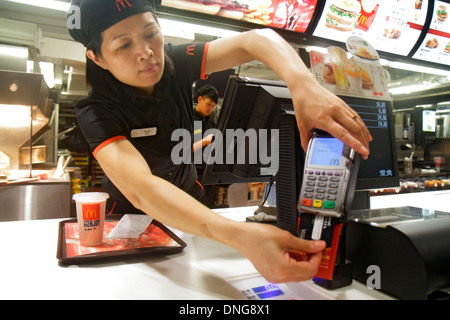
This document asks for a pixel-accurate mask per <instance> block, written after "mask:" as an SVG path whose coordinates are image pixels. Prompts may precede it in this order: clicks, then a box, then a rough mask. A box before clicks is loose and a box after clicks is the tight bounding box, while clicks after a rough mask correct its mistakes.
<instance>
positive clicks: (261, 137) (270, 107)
mask: <svg viewBox="0 0 450 320" xmlns="http://www.w3.org/2000/svg"><path fill="white" fill-rule="evenodd" d="M291 110H293V106H292V100H291V96H290V94H289V91H288V90H287V88H286V86H285V85H284V83H283V82H277V81H268V80H260V79H249V78H244V77H238V76H231V77H230V79H229V81H228V85H227V89H226V91H225V95H224V100H223V103H222V108H221V111H220V114H219V118H218V121H217V130H216V132H217V134H215V135H214V141H213V143H212V144H211V145H210V146H209V147H207V148H206V149H205V150H204V153H203V159H204V160H205V162H206V163H207V165H206V167H205V171H204V174H203V179H202V184H204V185H214V184H231V183H239V182H267V181H270V179H272V178H273V177H274V176H275V175H276V173H277V169H278V166H277V164H278V163H277V161H278V148H277V147H278V144H277V143H272V142H273V141H276V140H277V134H276V133H277V118H278V115H280V114H281V113H283V112H289V111H291Z"/></svg>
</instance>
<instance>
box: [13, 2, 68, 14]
mask: <svg viewBox="0 0 450 320" xmlns="http://www.w3.org/2000/svg"><path fill="white" fill-rule="evenodd" d="M6 1H9V2H16V3H22V4H27V5H30V6H36V7H41V8H46V9H53V10H58V11H65V12H66V11H67V10H68V9H69V7H70V3H67V2H61V1H55V0H39V1H36V0H6Z"/></svg>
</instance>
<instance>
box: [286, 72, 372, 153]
mask: <svg viewBox="0 0 450 320" xmlns="http://www.w3.org/2000/svg"><path fill="white" fill-rule="evenodd" d="M290 91H291V94H292V97H293V102H294V109H295V116H296V119H297V124H298V128H299V130H300V136H301V142H302V147H303V149H304V150H306V148H307V146H308V142H309V140H310V138H311V130H312V129H313V128H316V129H321V130H324V131H326V132H328V133H330V134H331V135H333V136H334V137H336V138H338V139H339V140H341V141H342V142H344V143H345V144H346V145H348V146H349V147H351V148H353V149H355V151H356V152H358V153H359V154H361V156H362V158H363V159H367V157H368V156H369V142H370V141H372V137H371V135H370V133H369V130H368V129H367V127H366V126H365V124H364V122H363V121H362V119H361V118H360V117H359V115H358V114H357V113H356V112H355V111H354V110H353V109H352V108H350V107H349V106H348V105H347V104H346V103H345V102H344V101H342V100H341V99H340V98H339V97H337V96H335V95H334V94H332V93H331V92H329V91H328V90H326V89H324V88H322V87H321V86H320V85H319V84H318V83H317V82H316V81H315V79H311V80H310V81H309V82H308V83H307V84H303V85H302V86H301V87H298V88H295V87H294V88H290Z"/></svg>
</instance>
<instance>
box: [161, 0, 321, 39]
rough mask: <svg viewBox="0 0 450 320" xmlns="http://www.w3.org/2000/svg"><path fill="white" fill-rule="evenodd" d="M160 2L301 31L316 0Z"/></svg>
mask: <svg viewBox="0 0 450 320" xmlns="http://www.w3.org/2000/svg"><path fill="white" fill-rule="evenodd" d="M161 5H163V6H167V7H172V8H177V9H181V10H187V11H194V12H200V13H205V14H209V15H215V16H221V17H225V18H230V19H234V20H239V21H246V22H251V23H255V24H259V25H264V26H270V27H274V28H279V29H285V30H292V31H296V32H302V33H304V32H305V31H306V29H307V28H308V26H309V24H310V22H311V20H312V17H313V15H314V11H315V9H316V5H317V0H162V2H161Z"/></svg>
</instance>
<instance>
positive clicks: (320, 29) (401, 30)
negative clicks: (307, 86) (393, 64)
mask: <svg viewBox="0 0 450 320" xmlns="http://www.w3.org/2000/svg"><path fill="white" fill-rule="evenodd" d="M427 11H428V1H426V0H425V1H423V0H397V1H381V0H327V1H326V3H325V7H324V10H323V12H322V15H321V17H320V20H319V22H318V24H317V27H316V29H315V30H314V33H313V35H314V36H317V37H321V38H325V39H330V40H335V41H339V42H344V43H345V42H346V41H347V38H348V37H349V36H358V37H362V38H364V39H366V40H367V41H369V42H370V43H371V44H372V45H373V46H374V48H375V49H376V50H378V51H384V52H388V53H394V54H398V55H402V56H407V55H408V54H409V53H410V51H411V49H412V48H413V47H414V45H415V44H416V41H417V39H418V38H419V36H420V34H421V32H422V29H423V26H424V24H425V20H426V16H427Z"/></svg>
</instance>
